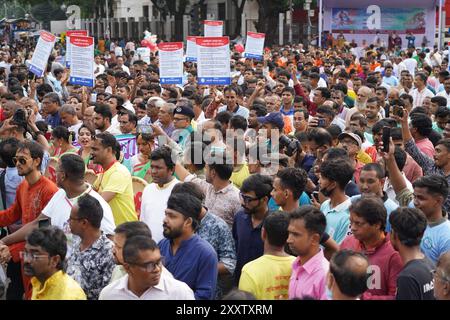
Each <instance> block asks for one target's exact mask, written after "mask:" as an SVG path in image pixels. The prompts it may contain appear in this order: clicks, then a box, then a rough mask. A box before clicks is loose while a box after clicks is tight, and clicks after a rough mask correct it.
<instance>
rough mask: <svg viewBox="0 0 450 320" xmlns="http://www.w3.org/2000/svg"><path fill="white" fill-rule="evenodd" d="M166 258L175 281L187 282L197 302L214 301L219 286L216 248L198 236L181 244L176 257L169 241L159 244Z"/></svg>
mask: <svg viewBox="0 0 450 320" xmlns="http://www.w3.org/2000/svg"><path fill="white" fill-rule="evenodd" d="M158 246H159V249H160V250H161V255H162V256H164V259H165V264H164V266H165V267H166V268H167V270H169V271H170V272H171V273H172V275H173V276H174V278H175V279H177V280H179V281H183V282H185V283H186V284H187V285H188V286H189V287H190V288H191V289H192V290H193V291H194V295H195V299H196V300H211V299H214V296H215V289H216V284H217V254H216V252H215V251H214V248H213V247H212V246H211V245H210V244H209V243H208V242H207V241H206V240H203V239H202V238H200V237H199V236H198V235H193V236H192V237H191V238H190V239H188V240H185V241H183V242H182V243H181V245H180V247H179V248H178V250H177V252H176V254H175V255H173V253H172V247H171V246H170V240H169V239H163V240H161V241H160V242H159V244H158Z"/></svg>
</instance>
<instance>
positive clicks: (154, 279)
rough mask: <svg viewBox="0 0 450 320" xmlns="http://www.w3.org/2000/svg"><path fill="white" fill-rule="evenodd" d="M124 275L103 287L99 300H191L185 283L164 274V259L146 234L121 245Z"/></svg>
mask: <svg viewBox="0 0 450 320" xmlns="http://www.w3.org/2000/svg"><path fill="white" fill-rule="evenodd" d="M123 261H124V262H123V263H124V268H125V270H126V272H127V274H126V275H125V276H123V277H121V278H120V279H118V280H117V281H114V282H112V283H111V284H109V285H108V286H106V287H105V288H104V289H103V290H102V292H101V293H100V297H99V300H193V299H194V294H193V292H192V290H191V289H190V288H189V287H188V286H187V285H186V283H184V282H181V281H178V280H176V279H174V278H173V277H171V276H170V274H169V273H168V272H167V271H166V272H164V270H165V269H164V266H163V257H162V256H161V252H160V250H159V248H158V246H157V245H156V243H155V241H154V240H152V238H151V237H149V236H148V235H147V236H145V235H136V236H133V237H131V238H129V239H127V240H126V242H125V244H124V246H123Z"/></svg>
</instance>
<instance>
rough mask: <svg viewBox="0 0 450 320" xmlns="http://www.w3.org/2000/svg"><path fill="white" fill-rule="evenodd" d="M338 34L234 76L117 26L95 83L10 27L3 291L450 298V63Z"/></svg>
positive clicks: (124, 296)
mask: <svg viewBox="0 0 450 320" xmlns="http://www.w3.org/2000/svg"><path fill="white" fill-rule="evenodd" d="M410 36H412V35H410ZM328 40H330V39H328ZM328 40H327V41H326V43H325V44H326V47H325V48H316V47H309V48H304V47H303V46H302V45H301V44H298V45H287V46H282V47H280V46H273V47H271V48H267V49H265V51H264V56H263V59H262V60H260V61H259V60H252V59H247V58H245V57H244V56H243V55H242V53H240V52H239V51H238V50H236V49H235V48H234V47H232V48H231V49H232V50H231V56H230V71H231V84H230V85H228V86H212V85H211V86H207V85H199V84H198V83H197V69H196V63H194V62H184V77H183V83H182V84H180V85H161V84H160V81H159V58H158V54H157V52H152V54H151V57H150V59H149V61H144V60H141V57H139V56H138V55H137V53H136V47H137V46H136V45H135V44H134V43H133V42H125V41H123V42H122V43H117V42H111V43H109V42H108V43H105V42H102V43H100V44H98V46H97V48H96V50H95V64H94V74H95V85H94V87H93V88H89V87H81V86H77V85H73V84H71V83H70V76H69V75H70V70H69V69H67V68H66V67H65V65H64V59H63V57H64V55H65V52H64V43H57V44H56V46H55V47H54V50H53V52H52V54H51V55H50V58H49V60H48V65H47V69H46V71H45V74H44V76H43V77H36V76H35V75H33V74H32V73H29V71H28V69H29V63H30V58H31V56H32V54H33V49H34V43H33V42H31V41H18V42H14V43H3V46H2V48H1V50H0V60H1V61H0V82H1V84H0V121H1V124H0V125H1V126H0V139H1V141H0V159H1V168H2V169H1V174H0V194H1V201H0V203H1V205H0V207H1V208H0V209H1V210H0V227H2V229H1V230H2V232H1V238H0V296H1V295H2V294H4V298H5V299H8V300H20V299H53V300H62V299H90V300H96V299H100V300H110V299H121V300H129V299H130V300H138V299H140V300H150V299H167V300H178V299H182V300H189V299H198V300H200V299H202V300H212V299H227V298H230V297H237V296H240V297H245V298H246V299H268V300H272V299H291V300H304V299H314V300H359V299H362V300H380V299H381V300H392V299H398V300H403V299H408V300H432V299H440V300H448V299H450V221H448V218H449V217H448V213H449V210H450V196H449V178H450V123H449V120H450V109H449V107H450V73H449V71H448V70H449V68H448V67H449V66H448V59H447V57H446V56H444V53H443V52H442V51H439V50H437V49H436V48H434V49H429V48H425V47H422V48H415V47H414V45H410V43H409V41H408V48H407V49H401V47H400V46H401V44H400V45H398V43H397V44H396V42H395V37H394V38H393V40H392V46H391V43H389V46H385V45H383V44H382V43H381V42H380V41H378V42H374V43H373V44H370V45H362V46H358V45H357V44H356V43H354V42H352V43H348V42H345V39H344V40H343V39H342V36H341V35H340V36H339V37H338V41H337V42H336V41H334V42H333V39H332V38H331V40H330V41H328ZM390 41H391V40H390ZM397 42H398V41H397ZM117 47H121V48H122V50H119V51H118V50H116V48H117ZM118 52H119V55H116V54H117V53H118Z"/></svg>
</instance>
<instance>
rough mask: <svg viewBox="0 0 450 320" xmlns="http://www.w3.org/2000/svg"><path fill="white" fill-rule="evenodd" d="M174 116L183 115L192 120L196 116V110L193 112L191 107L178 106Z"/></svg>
mask: <svg viewBox="0 0 450 320" xmlns="http://www.w3.org/2000/svg"><path fill="white" fill-rule="evenodd" d="M173 114H174V115H176V114H182V115H185V116H187V117H189V118H191V119H193V118H195V114H194V110H192V109H191V108H189V107H186V106H178V107H176V108H175V110H174V111H173Z"/></svg>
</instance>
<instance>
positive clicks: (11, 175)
mask: <svg viewBox="0 0 450 320" xmlns="http://www.w3.org/2000/svg"><path fill="white" fill-rule="evenodd" d="M5 170H6V174H5V191H6V197H5V198H6V208H4V209H8V208H9V207H11V205H12V204H13V203H14V200H15V199H16V190H17V187H18V186H19V184H20V183H21V182H22V181H23V179H24V177H21V176H19V174H18V173H17V168H16V167H12V168H10V167H7V168H6V169H5Z"/></svg>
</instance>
